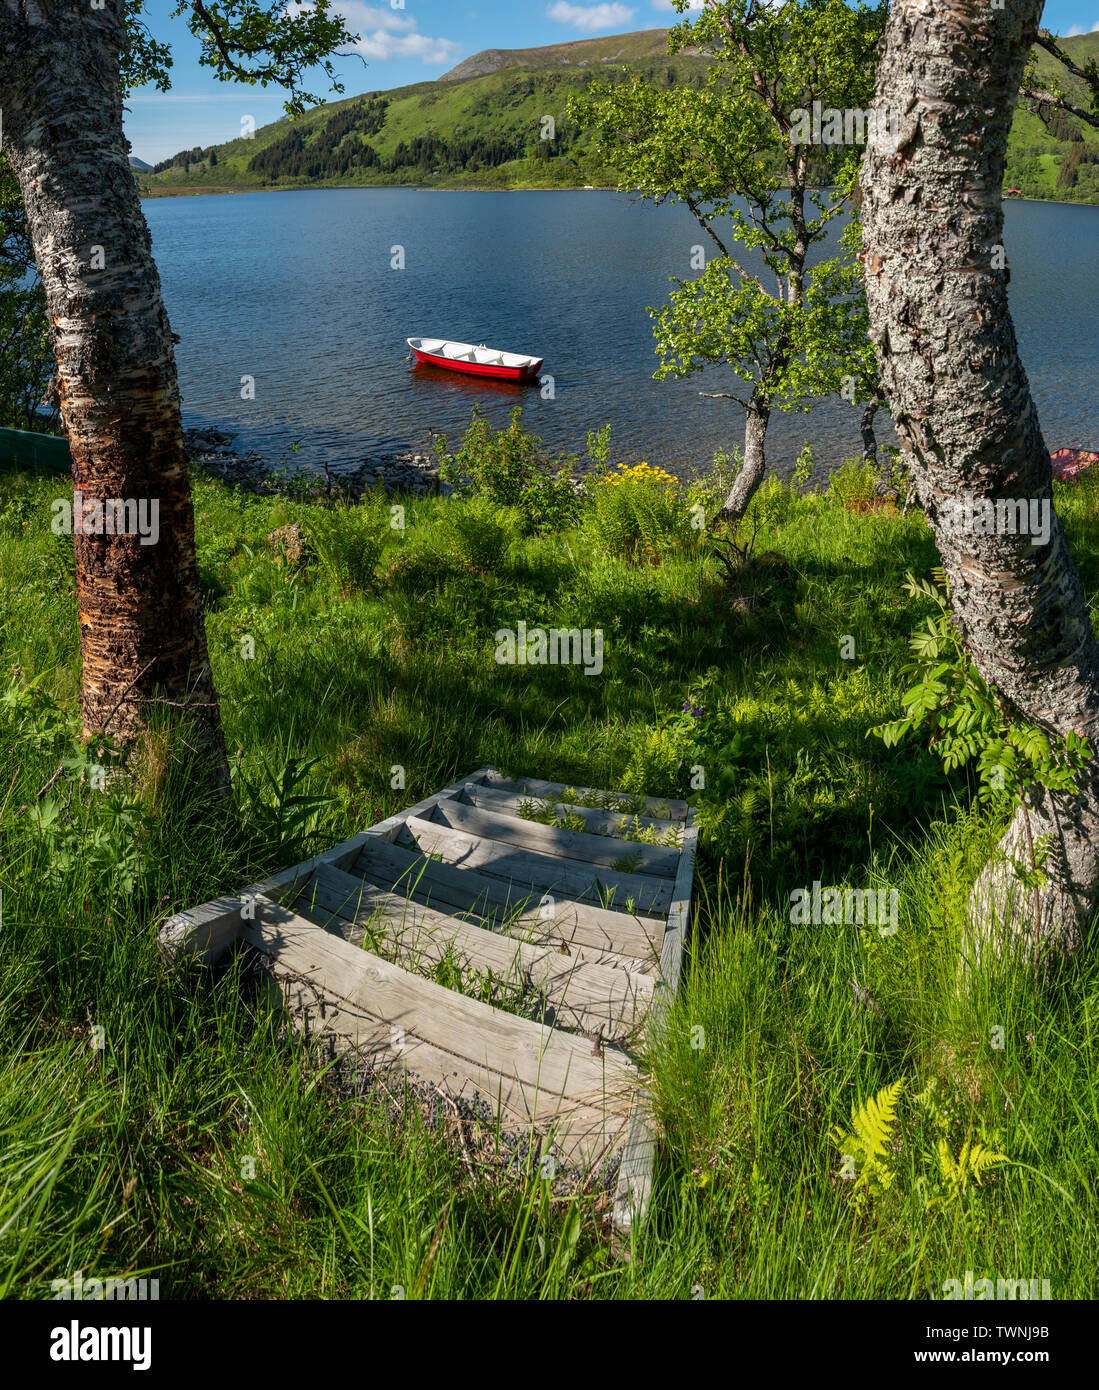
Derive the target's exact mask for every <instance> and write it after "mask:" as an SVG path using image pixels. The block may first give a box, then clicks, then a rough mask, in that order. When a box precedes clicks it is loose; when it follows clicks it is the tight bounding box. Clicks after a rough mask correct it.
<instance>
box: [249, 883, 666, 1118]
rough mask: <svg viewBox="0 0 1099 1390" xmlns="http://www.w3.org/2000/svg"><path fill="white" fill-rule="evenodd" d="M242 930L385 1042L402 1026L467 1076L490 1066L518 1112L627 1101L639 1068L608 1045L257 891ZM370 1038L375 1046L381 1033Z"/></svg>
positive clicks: (617, 1106) (616, 1107)
mask: <svg viewBox="0 0 1099 1390" xmlns="http://www.w3.org/2000/svg"><path fill="white" fill-rule="evenodd" d="M242 935H243V938H245V940H246V941H247V942H249V944H250V945H253V947H256V949H257V951H260V952H263V954H264V955H265V956H268V958H271V959H275V960H278V962H279V965H281V966H282V967H283V969H285V970H290V972H293V973H295V974H296V976H300V977H301V979H303V980H304V981H307V983H308V984H311V986H313V987H314V988H315V990H318V991H320V992H321V994H327V995H332V997H335V998H336V999H347V1001H357V1002H358V1004H360V1005H361V1008H363V1009H364V1012H365V1013H367V1015H368V1016H370V1017H371V1019H374V1020H377V1022H378V1023H382V1024H385V1026H388V1029H389V1030H390V1031H389V1033H388V1034H386V1037H385V1045H386V1047H389V1045H390V1044H392V1030H399V1031H403V1033H404V1034H411V1036H413V1037H415V1038H420V1040H421V1041H424V1042H427V1044H429V1045H432V1047H436V1048H440V1049H442V1051H445V1052H449V1054H452V1055H453V1056H454V1059H456V1061H464V1062H467V1063H468V1065H470V1069H468V1074H470V1079H482V1077H484V1073H485V1072H490V1073H495V1074H496V1076H497V1077H499V1079H500V1080H506V1081H509V1083H515V1084H517V1086H518V1087H520V1090H521V1093H522V1098H524V1104H522V1113H525V1115H528V1116H536V1115H538V1113H539V1111H540V1112H542V1113H545V1106H549V1105H553V1106H556V1104H557V1102H559V1101H561V1099H565V1101H571V1102H574V1104H578V1105H586V1106H590V1108H596V1109H600V1111H603V1109H609V1111H613V1112H615V1113H620V1115H621V1113H624V1108H625V1106H628V1101H629V1097H631V1094H632V1090H634V1087H635V1084H636V1076H638V1073H636V1069H635V1068H634V1065H632V1063H631V1062H629V1059H628V1058H627V1056H624V1055H622V1054H621V1052H618V1051H615V1049H614V1048H610V1047H606V1048H603V1052H602V1056H596V1055H593V1051H592V1044H590V1042H589V1041H586V1040H584V1038H579V1040H575V1038H571V1037H568V1036H567V1034H561V1033H557V1031H554V1030H553V1029H549V1027H543V1026H542V1024H539V1023H535V1022H532V1020H531V1019H522V1017H517V1016H515V1015H513V1013H504V1012H503V1011H502V1009H496V1008H492V1006H490V1005H488V1004H481V1002H479V1001H477V999H470V998H467V997H465V995H464V994H458V992H456V991H454V990H446V988H443V986H440V984H435V983H433V981H432V980H422V979H421V977H418V976H415V974H411V973H410V972H408V970H404V969H403V967H402V966H397V965H393V963H392V962H389V960H382V959H381V956H375V955H372V954H371V952H368V951H363V949H361V948H358V947H354V945H352V944H350V942H347V941H345V940H343V938H342V937H339V935H336V934H335V933H332V931H322V930H320V929H318V927H317V924H315V923H313V922H308V920H307V919H306V917H301V916H300V915H299V913H296V912H292V910H290V909H289V908H283V906H282V905H281V903H276V902H272V901H270V899H265V898H260V899H258V901H257V905H256V917H254V920H250V922H249V920H246V922H245V926H243V931H242ZM372 1037H374V1040H375V1044H377V1040H378V1034H377V1033H375V1034H372ZM410 1065H413V1062H411V1059H410ZM492 1090H493V1088H492V1087H489V1094H492Z"/></svg>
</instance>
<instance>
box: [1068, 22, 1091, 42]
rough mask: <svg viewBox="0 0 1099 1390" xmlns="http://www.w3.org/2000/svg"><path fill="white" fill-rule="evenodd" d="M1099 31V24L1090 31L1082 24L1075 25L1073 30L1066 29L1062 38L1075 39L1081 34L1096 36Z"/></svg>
mask: <svg viewBox="0 0 1099 1390" xmlns="http://www.w3.org/2000/svg"><path fill="white" fill-rule="evenodd" d="M1097 31H1099V24H1093V25H1092V26H1091V28H1090V29H1085V28H1084V26H1083V25H1082V24H1074V25H1073V26H1072V28H1071V29H1066V30H1065V32H1064V34H1063V35H1062V38H1066V39H1075V38H1077V37H1078V36H1079V35H1080V34H1094V33H1096V32H1097Z"/></svg>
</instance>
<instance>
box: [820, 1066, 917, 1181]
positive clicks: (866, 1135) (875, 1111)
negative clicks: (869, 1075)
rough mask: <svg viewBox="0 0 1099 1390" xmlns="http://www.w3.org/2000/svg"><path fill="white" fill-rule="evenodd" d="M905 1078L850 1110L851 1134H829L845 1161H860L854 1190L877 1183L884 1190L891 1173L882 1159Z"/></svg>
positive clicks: (895, 1116)
mask: <svg viewBox="0 0 1099 1390" xmlns="http://www.w3.org/2000/svg"><path fill="white" fill-rule="evenodd" d="M903 1085H904V1078H903V1077H901V1079H900V1080H899V1081H894V1082H893V1084H892V1086H883V1087H882V1089H881V1090H880V1091H879V1092H878V1094H877V1095H876V1096H873V1097H871V1099H870V1100H868V1101H866V1102H865V1103H864V1104H863V1105H860V1106H855V1105H852V1107H851V1131H850V1132H849V1133H846V1134H845V1133H844V1131H843V1130H842V1129H840V1127H839V1126H838V1125H837V1126H836V1127H835V1128H834V1129H833V1130H832V1134H831V1138H832V1142H833V1143H834V1144H836V1145H837V1147H838V1148H839V1150H840V1152H841V1153H842V1154H843V1155H844V1157H845V1158H848V1157H850V1158H851V1159H858V1158H860V1157H861V1160H862V1162H861V1167H860V1170H859V1173H858V1177H857V1181H856V1183H855V1186H856V1187H863V1186H866V1185H868V1184H869V1183H871V1182H876V1183H877V1184H878V1185H880V1186H881V1187H887V1186H888V1185H889V1181H890V1179H891V1178H892V1173H891V1172H890V1170H889V1167H888V1165H887V1164H886V1162H885V1155H886V1152H887V1149H888V1147H889V1141H890V1139H891V1138H892V1132H893V1124H894V1121H895V1120H896V1118H897V1104H898V1102H899V1100H900V1096H901V1088H902V1087H903Z"/></svg>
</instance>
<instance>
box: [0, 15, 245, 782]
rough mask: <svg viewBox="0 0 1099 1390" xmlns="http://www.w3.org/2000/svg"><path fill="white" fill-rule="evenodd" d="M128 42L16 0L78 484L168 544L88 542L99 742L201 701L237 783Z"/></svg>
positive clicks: (90, 669)
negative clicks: (125, 81) (213, 668)
mask: <svg viewBox="0 0 1099 1390" xmlns="http://www.w3.org/2000/svg"><path fill="white" fill-rule="evenodd" d="M124 42H125V30H124V27H123V21H122V6H121V3H120V0H105V5H104V8H102V9H95V8H92V7H91V5H90V4H88V3H86V0H22V3H19V0H0V106H2V109H3V139H4V149H5V152H6V153H7V155H8V158H9V160H10V162H11V164H12V167H13V169H14V170H15V172H16V176H17V177H18V179H19V184H20V188H21V190H22V194H23V201H24V203H25V206H26V212H27V220H28V223H29V226H30V232H31V238H32V241H33V244H34V251H35V259H36V261H37V264H38V267H39V271H40V273H41V276H42V282H43V285H44V287H45V291H46V297H47V303H48V308H49V314H50V321H51V324H52V332H53V338H54V350H55V353H56V357H57V382H58V389H59V398H60V408H61V417H62V421H63V424H64V427H65V433H66V435H67V436H68V440H69V447H70V450H71V452H72V458H73V485H74V489H75V490H76V491H77V492H79V493H82V494H83V496H84V498H85V499H86V502H88V503H91V502H96V501H98V502H105V501H108V500H111V501H113V500H115V499H119V500H122V501H131V502H136V503H139V504H140V503H145V504H147V506H148V507H149V508H150V509H151V507H152V505H153V504H155V506H156V509H157V522H158V526H157V530H158V535H157V539H156V542H155V543H152V544H143V543H142V539H141V537H140V536H139V535H136V534H133V529H134V528H133V524H132V521H128V522H127V524H126V533H125V534H121V535H110V534H91V535H88V534H84V535H81V534H74V548H75V552H76V566H77V590H78V603H79V614H80V649H81V656H82V660H83V677H82V684H83V725H84V733H85V735H86V736H88V737H90V736H92V735H94V734H95V733H97V732H101V731H102V730H103V729H104V726H108V729H107V731H108V732H110V733H111V734H112V735H114V736H116V737H119V736H121V737H122V738H123V739H129V738H131V737H132V736H133V735H134V734H136V733H137V731H138V730H139V728H140V727H141V725H142V723H143V721H144V716H145V714H146V713H147V711H148V710H149V708H150V706H151V705H152V704H155V703H165V704H168V705H172V706H183V707H185V708H186V710H187V711H188V713H189V715H190V717H191V718H193V720H194V723H195V726H196V729H197V733H198V737H199V742H200V744H201V746H202V747H203V749H204V750H205V752H206V753H207V754H208V755H209V756H210V758H211V763H212V767H213V771H214V774H215V777H216V780H217V781H218V782H219V783H220V785H221V786H222V787H225V786H227V785H228V766H227V763H226V757H225V746H224V739H223V735H222V731H221V722H220V716H219V713H218V707H217V696H216V692H215V690H214V686H213V681H212V678H211V673H210V665H209V660H208V656H207V649H206V636H205V629H204V625H203V616H202V601H201V596H200V592H199V585H198V569H197V562H196V557H195V537H194V516H193V511H192V506H191V493H190V483H189V480H188V476H187V457H186V453H185V450H184V445H183V435H182V427H181V422H180V403H179V390H178V386H177V381H176V367H175V356H174V352H173V347H172V334H171V329H170V327H169V324H168V316H167V314H166V312H165V309H164V303H163V300H162V298H161V290H160V278H159V276H158V274H157V270H156V266H155V264H154V262H153V259H152V254H151V250H150V241H149V231H148V228H147V226H146V224H145V219H144V216H143V214H142V210H141V203H140V200H139V198H138V194H137V188H136V184H135V181H134V178H133V175H132V173H131V171H130V167H129V163H128V155H127V145H126V141H125V137H124V135H123V132H122V101H121V96H120V90H119V54H120V51H121V46H122V44H123V43H124ZM74 513H75V515H74V532H75V531H76V527H75V521H76V519H77V518H79V516H80V509H79V508H76V507H74ZM146 515H147V517H148V519H149V520H150V521H151V518H152V515H153V513H152V511H151V510H150V511H149V512H147V514H146ZM131 516H132V513H131ZM88 520H90V521H91V523H92V524H93V525H94V524H95V522H96V518H95V517H94V515H89V516H88ZM147 533H148V534H149V535H151V534H153V532H152V528H151V526H150V527H148V528H147Z"/></svg>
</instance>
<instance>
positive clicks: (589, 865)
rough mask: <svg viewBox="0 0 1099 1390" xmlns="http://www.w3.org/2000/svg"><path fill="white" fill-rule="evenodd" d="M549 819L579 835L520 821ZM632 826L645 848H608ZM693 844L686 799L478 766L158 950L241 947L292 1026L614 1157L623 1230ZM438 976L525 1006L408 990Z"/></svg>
mask: <svg viewBox="0 0 1099 1390" xmlns="http://www.w3.org/2000/svg"><path fill="white" fill-rule="evenodd" d="M550 806H552V807H554V808H555V809H556V811H557V813H558V816H559V817H560V816H563V815H568V816H569V817H570V821H571V824H573V825H582V826H583V828H582V829H561V828H559V827H558V826H557V825H546V824H544V823H542V822H541V821H539V820H534V819H531V818H530V817H531V815H532V813H533V812H535V811H536V810H538V811H541V810H543V809H545V808H547V807H550ZM624 806H625V807H626V808H627V809H623V807H624ZM634 811H636V814H634V813H633V812H634ZM638 827H643V828H646V829H649V830H653V831H655V832H657V835H658V836H659V838H660V840H661V841H662V843H659V844H649V843H645V842H639V841H637V840H636V839H627V838H623V836H624V834H628V833H629V832H630V831H631V830H635V829H636V828H638ZM696 838H697V831H696V828H695V825H694V814H693V812H692V811H691V810H690V808H689V807H688V806H687V804H686V802H683V801H666V800H665V801H661V800H659V799H657V798H651V797H646V798H640V799H638V798H626V797H623V796H621V795H619V794H616V793H609V792H599V791H595V790H593V789H592V788H585V787H581V788H578V787H565V786H564V785H562V784H560V783H555V782H542V781H538V780H536V779H533V778H526V779H523V780H520V781H514V780H511V779H508V778H506V777H503V776H501V774H500V773H498V772H497V771H496V770H495V769H494V768H491V767H483V768H479V769H478V770H477V771H476V772H473V773H470V775H469V776H468V777H463V778H462V779H461V780H460V781H457V782H453V783H452V784H451V785H450V786H449V787H444V788H443V790H442V791H440V792H437V793H436V794H435V795H434V796H431V797H428V799H427V800H426V801H421V802H419V803H418V804H417V805H415V806H411V807H409V808H408V810H406V811H401V812H400V813H399V814H398V815H395V816H391V817H389V819H388V820H384V821H382V822H381V823H380V824H378V825H374V826H371V827H370V829H369V830H365V831H363V832H362V833H361V834H359V835H356V836H354V837H353V838H352V839H350V840H345V841H344V842H343V843H342V844H339V845H336V846H335V848H333V849H330V850H328V851H326V852H325V853H324V854H319V855H316V856H315V857H314V858H312V859H309V860H306V861H305V862H304V863H302V864H295V865H294V866H293V867H291V868H289V869H285V870H283V872H281V873H279V874H276V875H274V877H272V878H269V879H266V880H264V882H262V883H258V884H254V885H253V886H252V887H250V888H247V889H245V890H244V891H243V892H242V893H239V894H235V895H229V896H226V897H222V898H218V899H216V900H215V901H213V902H209V903H203V904H202V905H201V906H199V907H195V908H192V909H190V910H189V911H187V912H182V913H180V914H178V915H177V916H175V917H173V918H171V919H170V920H169V921H168V922H167V923H166V924H165V926H164V929H163V931H162V933H161V943H162V945H163V947H164V949H165V951H166V952H168V953H170V954H172V955H175V956H178V955H187V956H189V957H192V958H195V959H197V960H200V961H202V962H205V963H212V962H214V961H216V960H217V959H218V958H219V957H221V956H223V955H224V954H225V953H226V952H227V951H228V950H229V949H230V948H231V947H232V946H233V944H234V943H235V942H237V941H242V942H246V943H247V944H248V945H250V946H251V947H253V948H254V949H255V950H256V951H258V952H259V953H260V954H261V955H262V956H263V957H264V958H265V960H266V962H267V963H268V966H269V968H270V971H271V973H272V975H273V977H274V979H275V980H276V981H277V982H278V986H279V990H280V993H281V996H282V998H283V1001H284V1002H285V1004H286V1005H287V1006H288V1007H289V1008H290V1010H291V1012H292V1015H293V1017H294V1019H295V1022H296V1023H297V1025H298V1026H299V1027H301V1028H303V1029H304V1030H307V1031H310V1032H318V1031H319V1032H322V1033H324V1034H325V1035H327V1036H328V1037H329V1038H331V1039H332V1040H333V1041H335V1043H336V1045H337V1046H339V1047H341V1048H342V1047H346V1048H354V1049H357V1050H359V1051H360V1052H361V1053H362V1054H364V1055H365V1056H366V1057H368V1058H369V1060H370V1062H371V1064H372V1065H373V1067H374V1068H376V1069H377V1070H380V1071H386V1070H389V1069H391V1068H406V1069H407V1070H408V1071H409V1072H410V1073H411V1074H412V1075H414V1076H416V1077H419V1078H421V1079H423V1080H425V1081H429V1082H432V1083H434V1084H435V1085H436V1086H438V1087H440V1088H441V1089H443V1090H445V1091H446V1092H447V1093H448V1094H450V1095H453V1096H456V1097H465V1098H468V1099H471V1100H472V1099H476V1100H477V1101H478V1102H479V1103H480V1104H481V1105H482V1106H484V1105H485V1104H487V1105H488V1107H489V1108H490V1110H491V1113H492V1114H493V1115H494V1116H495V1117H497V1118H498V1120H499V1121H500V1123H501V1124H504V1125H515V1126H518V1125H522V1126H526V1127H530V1126H535V1127H537V1128H538V1129H539V1130H542V1131H545V1132H546V1133H547V1135H548V1142H549V1143H550V1144H552V1147H553V1150H554V1152H556V1153H557V1154H558V1155H560V1156H561V1157H562V1158H563V1159H566V1160H568V1161H571V1162H574V1163H582V1164H584V1165H586V1166H594V1165H595V1164H598V1163H600V1162H604V1161H606V1160H607V1158H608V1157H609V1156H610V1154H611V1153H612V1151H614V1150H616V1149H618V1148H621V1149H622V1157H621V1163H620V1166H619V1175H618V1188H617V1193H616V1199H615V1213H614V1219H615V1224H616V1226H617V1227H618V1229H619V1230H620V1231H625V1230H628V1229H629V1227H630V1225H631V1224H632V1223H633V1222H634V1221H636V1220H637V1219H638V1217H639V1215H640V1214H641V1213H643V1212H644V1210H645V1207H646V1205H647V1203H648V1198H649V1193H650V1189H651V1183H652V1169H653V1150H654V1141H653V1134H652V1129H651V1125H650V1119H649V1107H648V1097H647V1095H646V1093H645V1089H644V1085H643V1081H642V1077H641V1075H640V1073H639V1071H638V1069H637V1066H636V1064H635V1062H634V1060H633V1057H632V1056H631V1054H635V1053H636V1051H637V1048H638V1045H639V1044H640V1043H641V1041H642V1039H643V1036H644V1030H645V1028H646V1027H650V1028H651V1027H652V1026H654V1025H657V1026H658V1025H659V1023H660V1021H661V1017H662V1014H663V1011H664V1010H665V1009H666V1007H667V1005H668V1002H669V1001H670V999H671V997H672V995H673V994H674V992H675V989H676V986H677V983H678V980H679V971H680V960H681V956H682V951H683V940H684V936H685V934H686V930H687V916H688V911H689V907H690V898H691V884H692V880H693V875H694V855H695V842H696ZM673 841H674V843H671V842H673ZM442 963H445V965H446V966H447V968H448V971H449V972H455V971H457V972H459V973H460V977H461V978H462V979H463V980H466V981H469V980H470V979H471V978H472V979H478V978H479V979H481V980H482V981H484V980H486V979H488V978H491V980H492V982H493V984H494V985H496V986H498V987H499V988H502V989H503V990H505V991H507V992H509V993H510V994H512V995H513V996H514V998H515V999H516V1000H518V999H519V998H520V997H521V998H522V999H523V1000H524V1001H525V1003H526V1005H527V1008H526V1009H525V1010H524V1011H523V1012H522V1013H519V1012H513V1011H511V1010H510V1009H506V1008H499V1007H495V1006H493V1005H489V1004H485V1003H482V1002H480V1000H478V999H475V998H472V997H470V995H469V994H468V993H465V992H461V991H460V990H457V989H450V988H445V987H444V986H443V985H441V984H439V983H437V982H436V981H435V980H434V979H428V978H425V974H427V973H437V972H438V968H439V966H440V964H442ZM532 999H534V1000H535V1001H536V1002H537V1004H538V1008H537V1016H536V1017H531V1016H529V1015H530V1012H531V1011H530V1008H529V1005H530V1002H531V1000H532Z"/></svg>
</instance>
